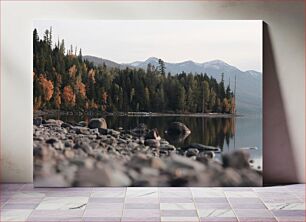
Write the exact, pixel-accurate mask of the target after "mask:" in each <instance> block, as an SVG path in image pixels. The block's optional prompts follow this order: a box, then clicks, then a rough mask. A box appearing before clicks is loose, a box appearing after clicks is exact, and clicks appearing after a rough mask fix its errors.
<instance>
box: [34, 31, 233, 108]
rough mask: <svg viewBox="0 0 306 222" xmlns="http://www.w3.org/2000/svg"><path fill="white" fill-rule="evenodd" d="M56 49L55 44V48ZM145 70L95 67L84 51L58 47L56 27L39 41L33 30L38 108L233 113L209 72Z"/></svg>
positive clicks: (226, 92)
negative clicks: (54, 38) (54, 34)
mask: <svg viewBox="0 0 306 222" xmlns="http://www.w3.org/2000/svg"><path fill="white" fill-rule="evenodd" d="M53 45H54V46H53ZM158 64H159V65H158V66H157V67H155V66H153V65H151V64H148V66H147V68H146V69H140V68H131V67H126V68H123V69H120V68H114V67H107V66H106V65H105V64H103V65H100V66H96V65H95V64H93V63H92V62H89V61H87V60H84V59H83V57H82V50H81V49H79V50H78V49H77V48H73V47H72V46H70V48H69V49H66V48H65V42H64V40H61V41H59V40H58V41H57V42H55V44H53V38H52V28H50V29H47V30H46V31H45V32H44V35H43V38H42V39H40V38H39V36H38V32H37V30H36V29H34V31H33V88H34V96H33V98H34V99H33V100H34V101H33V106H34V109H35V110H44V109H58V110H78V111H84V112H85V111H88V110H100V111H105V112H177V113H198V112H204V113H207V112H215V113H233V112H234V110H235V97H234V94H233V92H232V90H231V88H230V86H229V85H228V86H226V87H225V85H224V78H223V74H221V73H220V75H222V78H221V81H220V82H217V80H216V79H215V78H212V77H209V76H208V75H207V74H206V73H205V74H203V73H185V72H181V73H177V74H175V75H171V74H170V73H166V67H165V65H164V62H163V60H161V59H159V61H158Z"/></svg>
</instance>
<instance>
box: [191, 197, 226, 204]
mask: <svg viewBox="0 0 306 222" xmlns="http://www.w3.org/2000/svg"><path fill="white" fill-rule="evenodd" d="M194 202H196V203H228V200H227V199H226V198H225V197H195V198H194Z"/></svg>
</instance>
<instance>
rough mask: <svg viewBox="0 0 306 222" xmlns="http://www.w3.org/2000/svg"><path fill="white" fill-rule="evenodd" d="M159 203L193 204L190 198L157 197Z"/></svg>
mask: <svg viewBox="0 0 306 222" xmlns="http://www.w3.org/2000/svg"><path fill="white" fill-rule="evenodd" d="M159 200H160V202H161V203H193V199H192V198H188V197H177V198H176V197H159Z"/></svg>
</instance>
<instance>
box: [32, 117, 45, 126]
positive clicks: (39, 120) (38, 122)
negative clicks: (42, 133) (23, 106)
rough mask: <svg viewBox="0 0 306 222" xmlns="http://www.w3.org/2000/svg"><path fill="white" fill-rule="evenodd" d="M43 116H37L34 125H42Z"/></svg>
mask: <svg viewBox="0 0 306 222" xmlns="http://www.w3.org/2000/svg"><path fill="white" fill-rule="evenodd" d="M42 120H43V119H42V117H36V118H34V119H33V125H35V126H40V125H41V124H42Z"/></svg>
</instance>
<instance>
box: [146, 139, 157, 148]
mask: <svg viewBox="0 0 306 222" xmlns="http://www.w3.org/2000/svg"><path fill="white" fill-rule="evenodd" d="M144 144H145V145H146V146H150V147H159V146H160V143H159V141H158V140H154V139H147V140H145V142H144Z"/></svg>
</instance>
